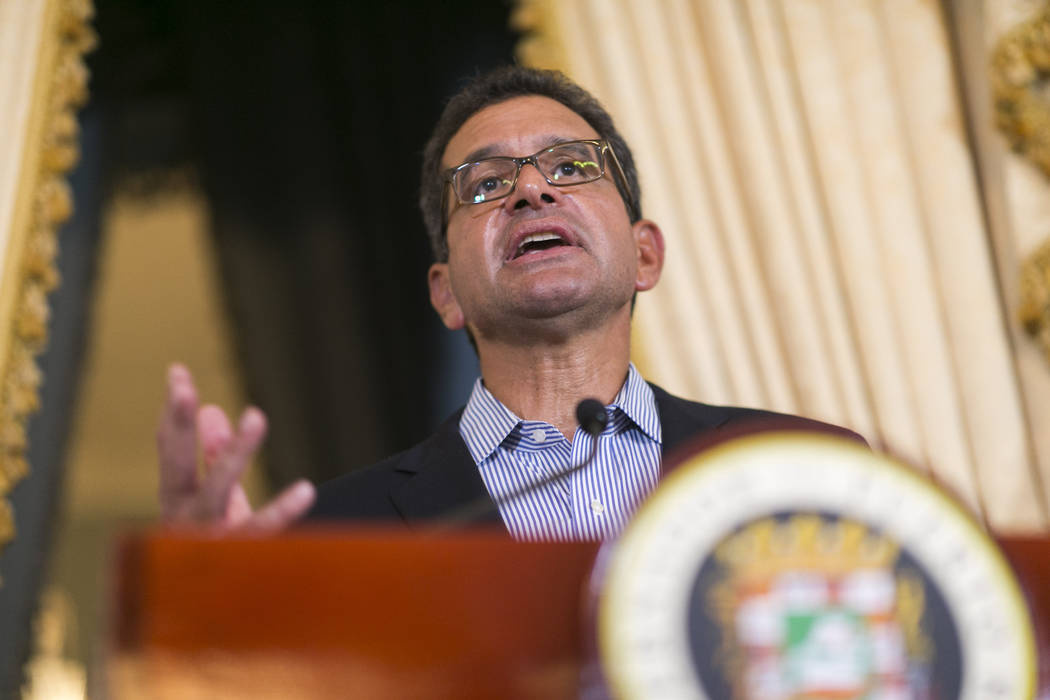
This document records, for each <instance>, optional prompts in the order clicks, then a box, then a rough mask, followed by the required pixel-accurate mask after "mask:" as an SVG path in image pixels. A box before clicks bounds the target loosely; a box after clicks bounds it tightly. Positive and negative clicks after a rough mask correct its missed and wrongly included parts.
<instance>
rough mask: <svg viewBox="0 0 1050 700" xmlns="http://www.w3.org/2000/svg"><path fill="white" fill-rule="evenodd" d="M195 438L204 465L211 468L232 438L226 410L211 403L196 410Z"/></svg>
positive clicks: (231, 429)
mask: <svg viewBox="0 0 1050 700" xmlns="http://www.w3.org/2000/svg"><path fill="white" fill-rule="evenodd" d="M197 440H198V441H199V443H200V447H201V452H202V453H203V454H204V465H205V467H206V468H211V466H212V465H213V464H215V461H216V460H217V459H218V458H219V455H220V454H222V452H223V450H225V449H226V447H227V446H228V445H229V444H230V441H231V440H233V428H232V427H231V426H230V419H229V418H227V417H226V412H225V411H223V410H222V409H221V408H219V407H218V406H215V405H213V404H208V405H206V406H202V407H201V409H200V410H199V411H198V412H197Z"/></svg>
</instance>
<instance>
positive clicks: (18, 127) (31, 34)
mask: <svg viewBox="0 0 1050 700" xmlns="http://www.w3.org/2000/svg"><path fill="white" fill-rule="evenodd" d="M90 15H91V5H90V2H88V0H0V105H3V108H2V109H0V547H2V546H3V545H4V544H5V543H7V542H8V541H10V539H11V538H12V537H13V536H14V520H13V514H12V512H11V508H10V505H9V504H8V501H7V500H6V497H7V496H8V494H9V493H10V491H11V489H13V488H14V486H15V485H16V484H17V482H18V481H19V480H20V479H21V478H23V477H24V476H25V475H26V473H27V472H28V468H29V467H28V465H27V464H26V461H25V447H26V444H25V442H26V437H25V434H26V431H25V421H26V419H27V418H28V416H29V415H30V413H32V412H33V411H34V410H35V409H36V407H37V402H38V393H37V390H38V387H39V385H40V382H41V379H42V378H41V376H40V372H39V370H38V369H37V366H36V364H35V359H34V358H35V356H36V354H37V353H38V352H39V351H40V349H41V348H42V346H43V343H44V341H45V339H46V334H47V318H48V302H47V294H48V292H49V291H50V290H51V289H52V288H53V287H54V286H55V284H57V281H58V280H57V277H58V275H57V273H56V272H55V267H54V256H55V253H56V250H55V228H56V227H57V226H58V225H59V224H60V223H62V222H63V221H65V220H66V219H67V218H68V217H69V215H70V213H71V212H72V197H71V195H70V193H69V187H68V185H67V184H66V182H65V179H64V176H65V173H66V172H67V171H68V170H69V169H70V168H71V167H73V164H74V162H75V161H76V158H77V140H76V139H77V122H76V118H75V115H74V109H75V107H76V106H78V105H80V104H81V103H82V102H83V101H84V100H85V98H86V91H87V71H86V69H85V68H84V64H83V62H82V56H83V54H84V52H85V51H87V50H88V49H89V48H90V47H91V46H92V45H93V43H94V35H93V33H92V31H91V29H90V28H89V27H88V24H87V20H88V18H89V17H90Z"/></svg>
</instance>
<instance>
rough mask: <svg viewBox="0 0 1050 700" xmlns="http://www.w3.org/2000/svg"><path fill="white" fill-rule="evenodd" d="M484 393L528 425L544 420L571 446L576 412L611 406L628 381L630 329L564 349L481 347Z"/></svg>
mask: <svg viewBox="0 0 1050 700" xmlns="http://www.w3.org/2000/svg"><path fill="white" fill-rule="evenodd" d="M478 354H479V356H480V358H481V375H482V378H483V379H484V381H485V387H486V388H487V389H488V390H489V391H490V392H491V393H492V395H493V396H495V397H496V398H497V399H499V400H500V402H502V403H503V405H504V406H506V407H507V408H509V409H510V410H511V411H513V412H514V413H515V414H516V415H518V416H519V417H521V418H524V419H526V420H541V421H545V422H547V423H550V424H551V425H553V426H554V427H555V428H557V429H558V430H559V431H560V432H561V434H562V435H564V436H565V437H566V438H567V439H568V440H570V441H571V440H572V438H573V435H574V433H575V432H576V426H577V420H576V406H577V404H579V402H580V401H581V400H582V399H585V398H595V399H598V400H599V401H601V402H602V403H603V404H608V403H610V402H612V400H613V399H614V398H615V397H616V394H617V393H619V391H620V389H621V388H622V387H623V383H624V380H625V379H626V378H627V367H628V363H629V362H630V325H629V323H628V324H627V325H626V326H625V327H624V328H622V329H620V328H617V329H616V331H615V332H614V333H609V332H603V333H586V334H582V335H579V336H576V337H574V338H573V339H572V340H571V341H570V342H567V343H560V344H546V343H543V344H514V345H509V344H504V343H499V344H496V343H485V342H479V344H478Z"/></svg>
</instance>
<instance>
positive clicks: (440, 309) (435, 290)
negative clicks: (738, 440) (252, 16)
mask: <svg viewBox="0 0 1050 700" xmlns="http://www.w3.org/2000/svg"><path fill="white" fill-rule="evenodd" d="M427 283H428V285H429V286H430V305H431V306H433V307H434V311H437V313H438V316H440V317H441V322H442V323H444V324H445V327H446V328H448V329H449V330H452V331H458V330H459V329H460V328H462V327H463V326H464V319H463V310H462V309H460V308H459V302H458V301H457V300H456V295H455V294H453V293H452V283H451V281H450V280H449V277H448V263H434V264H433V265H431V266H430V271H429V272H427Z"/></svg>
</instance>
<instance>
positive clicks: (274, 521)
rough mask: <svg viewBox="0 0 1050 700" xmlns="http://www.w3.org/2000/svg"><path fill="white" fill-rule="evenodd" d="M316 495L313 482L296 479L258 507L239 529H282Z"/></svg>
mask: <svg viewBox="0 0 1050 700" xmlns="http://www.w3.org/2000/svg"><path fill="white" fill-rule="evenodd" d="M316 497H317V491H316V490H315V489H314V486H313V484H311V483H310V482H309V481H297V482H295V483H294V484H292V485H291V486H289V487H288V488H286V489H285V490H284V491H282V492H281V493H280V494H278V496H277V497H276V498H274V499H273V500H272V501H270V502H269V503H268V504H266V505H265V506H263V507H262V508H260V509H259V510H258V511H257V512H256V513H255V515H253V516H252V517H251V518H250V519H248V520H247V521H246V522H245V523H244V525H243V526H242V528H240V529H241V530H243V531H245V532H251V533H260V534H262V533H269V532H276V531H278V530H283V529H284V528H286V527H288V526H289V525H291V524H292V523H293V522H295V521H296V520H298V519H299V518H301V517H302V516H303V515H304V514H305V513H306V511H307V510H309V509H310V506H312V505H313V503H314V499H315V498H316Z"/></svg>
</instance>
